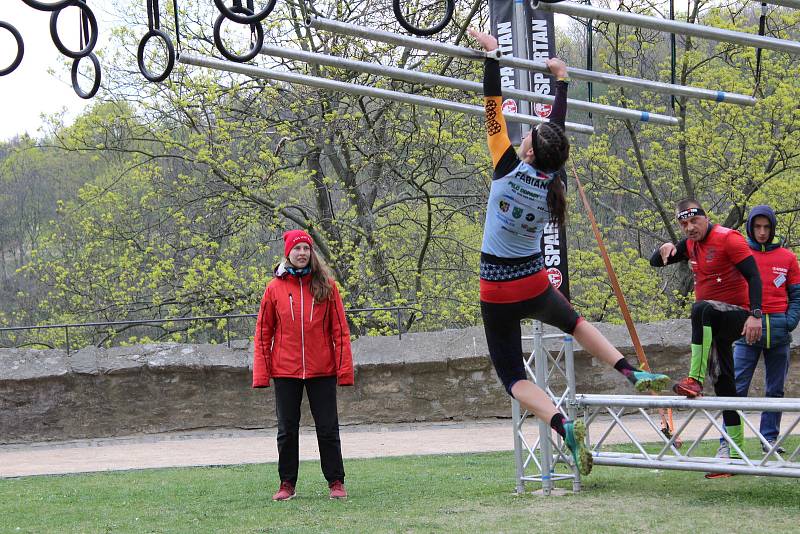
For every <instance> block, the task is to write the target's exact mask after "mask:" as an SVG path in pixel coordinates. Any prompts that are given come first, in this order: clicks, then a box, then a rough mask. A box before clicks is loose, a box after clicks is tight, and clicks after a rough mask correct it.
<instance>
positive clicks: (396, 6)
mask: <svg viewBox="0 0 800 534" xmlns="http://www.w3.org/2000/svg"><path fill="white" fill-rule="evenodd" d="M400 2H401V0H392V9H393V10H394V16H395V18H396V19H397V22H399V23H400V26H402V27H403V28H405V29H406V30H408V31H409V32H411V33H413V34H414V35H419V36H429V35H433V34H434V33H439V32H440V31H442V30H443V29H444V27H445V26H447V25H448V24H449V23H450V20H452V18H453V12H454V11H455V9H456V0H445V2H446V7H445V12H444V17H443V18H442V19H441V20H440V21H439V22H437V23H436V24H435V25H433V26H431V27H429V28H420V27H418V26H414V25H413V24H411V23H410V22H409V21H408V20H407V19H406V18H405V16H404V15H403V10H402V9H401V7H400Z"/></svg>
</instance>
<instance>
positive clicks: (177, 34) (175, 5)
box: [172, 0, 181, 51]
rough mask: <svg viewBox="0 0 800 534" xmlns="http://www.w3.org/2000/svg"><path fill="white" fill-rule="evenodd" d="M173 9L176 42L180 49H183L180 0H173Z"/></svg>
mask: <svg viewBox="0 0 800 534" xmlns="http://www.w3.org/2000/svg"><path fill="white" fill-rule="evenodd" d="M172 10H173V11H174V12H175V44H177V45H178V50H179V51H180V49H181V31H180V26H178V0H172Z"/></svg>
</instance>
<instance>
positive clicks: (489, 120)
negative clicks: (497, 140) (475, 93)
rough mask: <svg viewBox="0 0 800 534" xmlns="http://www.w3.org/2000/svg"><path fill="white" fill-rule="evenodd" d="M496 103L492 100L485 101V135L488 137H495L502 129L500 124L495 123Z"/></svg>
mask: <svg viewBox="0 0 800 534" xmlns="http://www.w3.org/2000/svg"><path fill="white" fill-rule="evenodd" d="M496 119H497V102H495V101H494V100H487V101H486V133H488V134H489V135H497V134H499V133H500V130H502V129H503V127H502V126H500V123H499V122H497V120H496Z"/></svg>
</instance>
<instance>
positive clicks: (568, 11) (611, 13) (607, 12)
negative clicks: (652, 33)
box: [536, 0, 800, 54]
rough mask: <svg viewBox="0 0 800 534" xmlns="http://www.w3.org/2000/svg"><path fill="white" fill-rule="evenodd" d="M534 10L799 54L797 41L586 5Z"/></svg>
mask: <svg viewBox="0 0 800 534" xmlns="http://www.w3.org/2000/svg"><path fill="white" fill-rule="evenodd" d="M536 9H541V10H544V11H550V12H552V13H561V14H562V15H570V16H573V17H585V18H590V19H595V20H605V21H608V22H616V23H618V24H625V25H628V26H637V27H639V28H649V29H651V30H659V31H664V32H670V33H677V34H680V35H690V36H692V37H701V38H705V39H711V40H713V41H722V42H726V43H734V44H741V45H745V46H752V47H755V48H764V49H766V50H775V51H778V52H788V53H790V54H800V42H797V41H789V40H787V39H777V38H775V37H764V36H761V35H756V34H752V33H745V32H737V31H733V30H725V29H723V28H715V27H713V26H703V25H701V24H691V23H688V22H681V21H676V20H669V19H663V18H660V17H651V16H648V15H641V14H639V13H631V12H629V11H617V10H616V9H605V8H600V7H594V6H589V5H586V4H577V3H575V2H570V1H569V0H564V1H562V2H557V3H555V4H550V3H545V2H539V3H538V4H537V5H536Z"/></svg>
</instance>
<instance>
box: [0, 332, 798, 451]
mask: <svg viewBox="0 0 800 534" xmlns="http://www.w3.org/2000/svg"><path fill="white" fill-rule="evenodd" d="M598 327H599V328H601V330H602V331H603V332H604V334H605V335H606V336H607V337H608V338H609V339H610V340H611V341H612V343H614V344H615V345H616V346H617V347H619V348H620V350H621V351H622V352H623V353H624V354H626V355H627V356H629V358H630V359H631V361H632V362H633V361H635V356H634V351H633V348H632V346H631V343H630V338H629V336H628V334H627V331H626V330H625V328H624V326H613V325H598ZM638 331H639V336H640V338H641V340H642V343H643V345H644V346H645V351H646V353H647V355H648V358H649V360H650V364H651V366H652V367H653V368H654V369H656V370H659V371H661V372H665V373H667V374H669V375H670V376H672V377H673V378H676V379H677V378H680V377H681V376H683V375H685V373H686V370H687V368H688V356H687V355H688V352H689V350H688V340H689V324H688V321H684V320H681V321H665V322H661V323H657V324H646V325H640V326H639V327H638ZM548 343H549V342H548ZM527 349H530V347H526V350H527ZM797 352H798V347H797V346H796V344H794V345H793V357H794V358H796V357H797ZM353 353H354V360H355V368H356V386H355V387H347V388H340V389H339V413H340V422H341V423H342V424H360V423H381V422H386V423H389V422H413V421H445V420H466V419H483V418H492V417H510V414H511V408H510V401H509V398H508V396H507V395H506V393H505V391H504V390H503V388H502V387H501V386H500V384H499V382H498V381H497V378H496V376H495V374H494V371H493V369H492V367H491V363H490V362H489V359H488V357H487V349H486V340H485V338H484V334H483V329H482V328H481V327H476V328H467V329H464V330H446V331H442V332H427V333H419V334H406V335H403V338H402V339H398V338H397V336H394V337H377V338H361V339H358V340H356V341H355V342H354V344H353ZM251 354H252V346H251V345H250V344H249V343H247V342H234V343H233V344H232V347H231V348H228V347H226V346H220V345H179V344H172V343H164V344H152V345H141V346H136V347H119V348H112V349H98V348H94V347H89V348H85V349H83V350H81V351H79V352H75V353H72V354H71V355H69V356H67V355H66V353H65V352H63V351H59V350H23V349H0V443H18V442H27V441H39V440H56V439H58V440H63V439H75V438H88V437H104V436H117V435H129V434H135V433H155V432H168V431H185V430H190V429H198V428H215V427H217V428H220V427H225V428H231V427H233V428H262V427H269V426H274V425H275V424H276V421H275V409H274V404H273V398H272V391H271V390H270V389H257V390H254V389H251V388H250V383H251V370H250V367H251V358H252V356H251ZM575 368H576V374H577V379H578V392H581V393H614V392H619V393H631V392H632V390H631V389H630V387H629V385H628V383H627V382H626V381H625V380H624V379H623V378H622V376H621V375H619V374H618V373H617V372H616V371H614V370H613V369H610V368H609V367H608V366H605V365H603V364H600V363H598V362H596V361H595V360H593V359H591V358H589V357H587V355H586V354H585V353H584V352H583V351H582V350H580V348H579V347H576V354H575ZM709 393H710V392H709ZM751 395H753V396H762V395H763V376H762V375H761V374H760V371H759V374H757V377H756V379H755V380H754V390H753V391H752V392H751ZM786 395H787V396H792V397H798V396H800V376H798V373H797V372H796V371H790V376H789V379H788V381H787V388H786ZM304 410H305V413H304V416H303V422H304V423H308V424H310V423H311V421H312V420H311V418H310V414H309V413H308V411H307V409H306V408H304Z"/></svg>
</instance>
